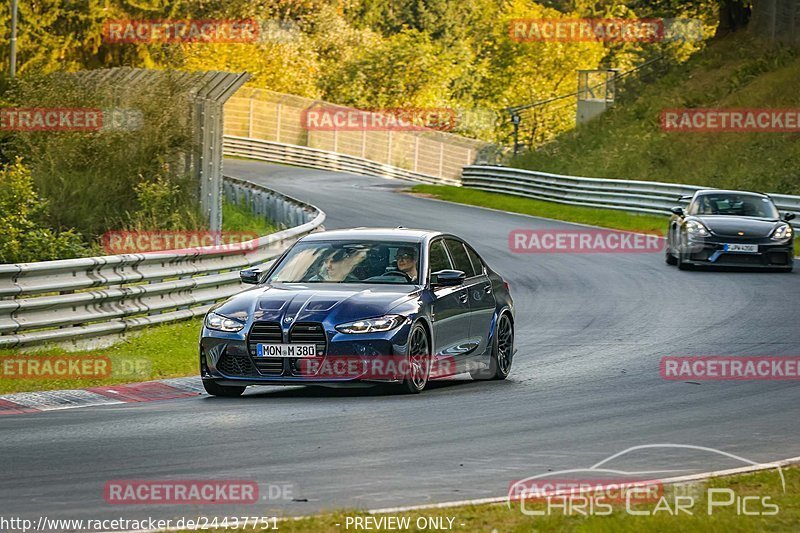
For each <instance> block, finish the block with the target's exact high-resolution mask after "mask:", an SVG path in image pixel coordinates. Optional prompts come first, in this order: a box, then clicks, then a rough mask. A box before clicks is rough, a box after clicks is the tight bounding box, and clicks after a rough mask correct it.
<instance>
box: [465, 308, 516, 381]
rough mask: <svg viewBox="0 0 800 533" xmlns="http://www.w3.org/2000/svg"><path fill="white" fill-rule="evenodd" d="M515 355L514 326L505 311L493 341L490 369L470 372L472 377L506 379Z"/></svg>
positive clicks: (498, 323) (498, 322)
mask: <svg viewBox="0 0 800 533" xmlns="http://www.w3.org/2000/svg"><path fill="white" fill-rule="evenodd" d="M513 356H514V326H513V324H511V318H509V316H508V315H507V314H505V313H503V314H502V315H500V319H499V320H498V321H497V333H496V335H495V336H494V341H493V342H492V356H491V358H490V359H489V369H488V370H478V371H475V372H470V375H471V376H472V379H478V380H486V379H498V380H500V379H506V378H507V377H508V375H509V374H510V373H511V359H512V357H513Z"/></svg>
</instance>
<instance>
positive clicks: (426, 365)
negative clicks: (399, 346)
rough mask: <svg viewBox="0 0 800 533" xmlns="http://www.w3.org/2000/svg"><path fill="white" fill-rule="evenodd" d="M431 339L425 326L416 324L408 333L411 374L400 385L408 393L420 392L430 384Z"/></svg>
mask: <svg viewBox="0 0 800 533" xmlns="http://www.w3.org/2000/svg"><path fill="white" fill-rule="evenodd" d="M430 345H431V343H430V339H429V338H428V333H427V332H426V331H425V328H424V327H422V326H421V325H420V324H414V327H412V328H411V333H409V335H408V368H409V376H408V377H407V378H406V379H404V380H403V383H402V384H401V385H400V389H401V390H402V392H404V393H406V394H419V393H420V392H422V391H423V390H425V387H427V386H428V379H429V378H430V375H431V350H430Z"/></svg>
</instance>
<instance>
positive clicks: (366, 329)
mask: <svg viewBox="0 0 800 533" xmlns="http://www.w3.org/2000/svg"><path fill="white" fill-rule="evenodd" d="M404 321H405V317H403V316H400V315H385V316H381V317H378V318H367V319H365V320H356V321H355V322H347V323H346V324H339V325H338V326H336V331H339V332H340V333H376V332H380V331H389V330H392V329H394V328H396V327H397V326H399V325H400V324H402V323H403V322H404Z"/></svg>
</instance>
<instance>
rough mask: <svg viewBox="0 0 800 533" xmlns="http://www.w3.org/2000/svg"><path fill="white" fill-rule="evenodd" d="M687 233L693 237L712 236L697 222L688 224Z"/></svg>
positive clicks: (691, 221) (693, 221) (692, 221)
mask: <svg viewBox="0 0 800 533" xmlns="http://www.w3.org/2000/svg"><path fill="white" fill-rule="evenodd" d="M686 233H688V234H689V235H690V236H691V237H708V236H709V235H711V233H710V232H709V231H708V228H707V227H705V226H704V225H703V224H701V223H700V222H698V221H696V220H690V221H688V222H687V223H686Z"/></svg>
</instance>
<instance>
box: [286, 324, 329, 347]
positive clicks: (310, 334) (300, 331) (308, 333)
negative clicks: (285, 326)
mask: <svg viewBox="0 0 800 533" xmlns="http://www.w3.org/2000/svg"><path fill="white" fill-rule="evenodd" d="M289 342H296V343H303V344H310V343H312V342H313V343H314V344H316V345H317V353H319V349H320V347H321V348H322V351H323V352H324V351H325V345H326V344H327V343H328V338H327V337H326V336H325V329H324V328H323V327H322V324H320V323H318V322H298V323H297V324H295V325H294V326H292V329H291V330H290V331H289Z"/></svg>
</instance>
